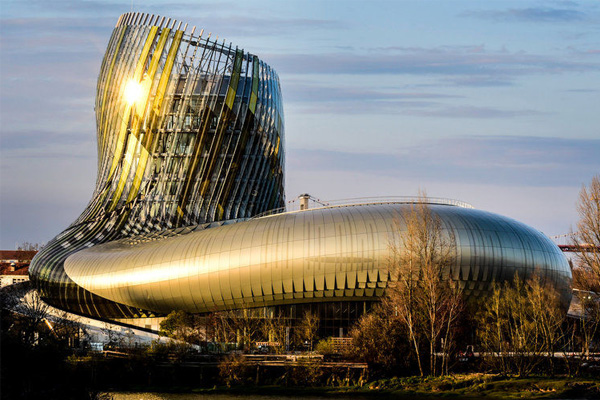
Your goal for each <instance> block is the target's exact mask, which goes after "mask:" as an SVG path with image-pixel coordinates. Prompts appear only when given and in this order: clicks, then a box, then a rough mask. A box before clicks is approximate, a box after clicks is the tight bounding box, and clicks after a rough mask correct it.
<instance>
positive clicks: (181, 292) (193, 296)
mask: <svg viewBox="0 0 600 400" xmlns="http://www.w3.org/2000/svg"><path fill="white" fill-rule="evenodd" d="M409 207H411V205H409V204H372V205H358V206H339V207H326V208H320V209H311V210H306V211H300V212H290V213H285V214H279V215H273V216H268V217H262V218H256V219H252V220H249V221H244V222H238V223H235V224H232V225H227V226H222V227H216V228H211V229H206V230H202V231H197V232H191V233H189V234H187V235H183V236H179V237H173V238H167V239H163V240H157V241H150V240H145V239H144V238H142V237H140V238H137V239H135V240H132V239H121V240H117V241H113V242H111V243H106V244H103V245H99V246H95V247H92V248H90V249H87V250H83V251H81V252H78V253H76V254H74V255H72V256H70V257H69V258H68V259H67V261H66V263H65V269H66V272H67V274H68V275H69V276H70V277H71V278H72V279H73V280H74V281H75V282H76V283H77V284H78V285H81V286H82V287H85V288H86V289H88V290H89V291H91V292H93V293H95V294H98V295H100V296H103V297H106V298H108V299H111V300H113V301H115V302H119V303H123V304H127V305H130V306H132V307H140V308H144V309H148V310H153V311H157V312H168V311H170V310H186V311H190V312H194V313H196V312H200V313H202V312H209V311H215V310H219V309H228V308H237V307H256V306H270V305H278V304H298V303H304V302H330V301H339V300H342V301H343V300H369V299H370V300H372V299H374V298H375V297H377V296H380V295H382V294H383V291H384V289H385V287H386V286H387V282H388V280H389V279H390V273H389V271H388V265H389V262H388V261H389V258H390V243H391V241H392V240H394V239H393V238H394V237H397V234H398V232H399V231H400V232H401V231H402V230H403V229H405V223H404V220H403V217H402V215H403V211H407V210H408V209H409ZM430 207H431V211H432V212H433V213H434V214H436V215H438V216H439V217H440V218H441V220H442V221H443V225H444V229H445V230H446V231H447V232H449V231H452V232H453V233H454V237H455V240H456V245H457V257H456V262H455V264H454V265H453V266H452V268H451V271H450V273H451V274H452V277H453V278H454V279H457V280H460V281H461V282H463V284H464V287H465V290H466V294H467V295H468V296H479V295H481V294H484V293H485V292H486V291H489V290H490V287H491V284H492V282H494V281H497V282H498V281H499V282H501V281H504V280H508V279H512V278H513V277H514V274H515V272H517V273H519V275H520V276H521V277H522V278H523V279H527V278H528V277H531V276H532V275H533V274H534V273H537V274H538V275H539V276H540V278H541V279H542V281H543V282H546V283H547V284H550V285H553V286H554V287H556V288H557V289H558V290H559V291H560V293H561V295H562V298H563V302H564V304H565V305H567V306H568V304H569V301H570V297H571V290H570V281H571V270H570V268H569V265H568V263H567V261H566V259H565V258H564V256H563V254H562V253H561V251H560V250H559V249H558V247H557V246H556V245H554V243H552V242H551V241H550V240H549V239H548V238H546V237H545V236H544V235H543V234H542V233H540V232H538V231H536V230H534V229H532V228H530V227H528V226H526V225H524V224H521V223H519V222H517V221H514V220H512V219H509V218H506V217H501V216H499V215H495V214H491V213H488V212H483V211H478V210H474V209H467V208H461V207H455V206H447V205H431V206H430ZM394 235H396V236H394ZM450 237H451V236H450Z"/></svg>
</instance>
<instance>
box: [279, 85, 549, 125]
mask: <svg viewBox="0 0 600 400" xmlns="http://www.w3.org/2000/svg"><path fill="white" fill-rule="evenodd" d="M285 99H286V104H289V105H292V106H295V107H296V111H297V112H302V113H305V114H333V115H335V114H353V115H356V114H371V115H372V114H401V115H411V116H421V117H441V118H477V119H483V118H504V119H506V118H515V117H523V116H532V115H544V114H545V113H542V112H540V111H536V110H531V109H522V110H519V109H502V108H494V107H481V106H456V105H452V106H448V105H445V104H444V103H443V101H446V100H452V101H455V100H456V99H464V96H460V95H449V94H443V93H432V92H425V91H414V90H410V91H409V90H399V89H394V88H388V89H386V90H381V89H379V90H377V89H367V88H361V87H346V86H332V85H328V86H315V85H314V84H311V83H310V82H304V81H293V80H292V81H290V82H288V83H287V84H286V87H285Z"/></svg>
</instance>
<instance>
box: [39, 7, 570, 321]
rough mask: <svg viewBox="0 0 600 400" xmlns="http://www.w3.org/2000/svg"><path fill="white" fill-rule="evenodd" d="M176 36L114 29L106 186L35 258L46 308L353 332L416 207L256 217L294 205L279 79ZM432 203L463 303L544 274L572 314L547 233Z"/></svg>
mask: <svg viewBox="0 0 600 400" xmlns="http://www.w3.org/2000/svg"><path fill="white" fill-rule="evenodd" d="M181 25H182V24H181V23H179V22H177V21H171V20H166V19H165V18H160V17H154V16H150V15H147V14H138V13H132V14H125V15H123V16H122V17H121V18H120V20H119V22H118V23H117V26H116V27H115V30H114V32H113V35H112V37H111V39H110V42H109V44H108V49H107V52H106V55H105V57H104V60H103V63H102V68H101V71H100V75H99V79H98V89H97V97H96V116H97V135H98V154H99V162H98V177H97V183H96V189H95V191H94V194H93V197H92V200H91V201H90V203H89V205H88V207H87V208H86V210H85V211H84V212H83V213H82V215H81V216H80V217H79V218H78V219H77V220H76V221H75V222H74V223H73V224H72V225H71V226H70V227H69V228H67V229H66V230H65V231H64V232H62V233H61V234H59V235H58V236H57V237H56V238H55V239H53V240H52V241H51V242H50V243H49V244H48V245H47V246H46V247H45V248H44V250H43V251H41V252H40V253H39V254H38V255H37V256H36V258H35V259H34V260H33V262H32V265H31V268H30V274H31V277H32V280H33V281H34V282H35V284H36V286H37V287H38V289H39V290H40V292H41V294H42V296H43V297H44V298H45V299H46V300H47V301H48V302H50V303H51V304H53V305H56V306H58V307H60V308H64V309H68V310H70V311H74V312H77V313H81V314H86V315H91V316H97V317H105V318H131V317H141V316H151V315H160V314H164V313H168V312H169V311H171V310H186V311H189V312H193V313H209V312H212V311H219V310H229V309H240V308H259V307H263V308H265V310H266V309H269V310H271V311H272V310H284V311H286V313H287V314H288V315H291V314H293V312H295V311H294V310H296V309H298V310H306V309H312V308H317V309H318V310H319V312H318V313H319V314H322V315H325V314H327V315H328V317H326V319H327V318H328V319H329V320H331V321H336V319H339V320H344V321H352V320H354V319H356V318H357V317H358V316H359V315H360V314H362V313H363V312H364V311H366V310H367V309H368V308H369V306H370V304H372V303H373V302H375V301H377V299H378V298H379V297H380V296H381V295H382V294H383V293H384V291H385V288H386V287H387V285H388V282H389V281H390V279H391V277H392V274H391V273H390V270H389V262H388V260H389V259H390V245H391V244H392V243H394V240H395V237H396V236H397V235H398V234H401V232H402V231H403V230H405V229H406V223H405V221H404V217H403V216H404V215H405V213H406V211H408V210H410V208H411V207H412V204H409V203H406V202H387V203H377V204H354V205H345V206H335V207H322V208H317V209H309V210H303V211H296V212H286V213H279V214H274V215H269V216H264V217H254V216H256V215H258V214H260V213H263V212H265V211H268V210H271V209H276V208H280V207H282V206H283V205H284V195H283V165H284V151H283V109H282V103H281V94H280V88H279V83H278V78H277V75H276V73H275V72H274V71H273V70H272V69H271V68H270V67H269V66H267V65H266V64H264V63H263V62H262V61H260V60H259V59H258V58H257V57H256V56H254V55H251V54H249V53H246V52H244V51H243V50H240V49H237V48H235V47H232V45H231V44H229V45H226V44H225V43H219V42H217V41H213V40H211V39H210V37H206V38H204V37H203V33H202V32H200V33H198V34H197V33H196V32H195V28H193V29H192V30H191V31H190V33H186V32H187V25H186V26H185V27H184V28H182V27H181ZM437 203H438V204H430V205H429V208H430V209H431V211H432V213H433V214H434V215H436V216H438V217H439V218H440V220H441V221H442V224H443V231H444V232H445V233H446V234H447V235H448V237H452V238H453V240H454V241H455V244H456V257H455V262H454V265H452V266H451V268H450V269H449V271H448V275H449V276H450V277H452V278H453V279H455V280H458V281H460V282H461V284H462V285H463V286H464V288H465V291H466V294H467V295H468V296H470V297H478V296H483V295H485V294H486V293H487V292H488V291H489V289H490V288H491V285H492V283H493V282H498V281H504V280H508V279H512V277H513V276H514V274H515V273H518V274H519V275H520V276H521V277H522V278H524V279H527V278H528V277H531V276H533V274H537V275H539V276H540V277H541V279H542V280H543V281H544V282H546V283H547V284H549V285H552V286H554V287H555V288H557V289H558V290H559V291H560V293H561V295H562V297H563V301H564V302H565V304H567V305H568V301H569V300H570V296H571V292H570V281H571V271H570V268H569V265H568V263H567V261H566V260H565V258H564V256H563V255H562V253H561V251H560V250H559V249H558V247H557V246H556V245H554V244H553V243H552V242H551V241H550V240H549V239H548V238H546V237H545V236H544V235H543V234H541V233H540V232H538V231H536V230H534V229H532V228H530V227H528V226H526V225H524V224H521V223H519V222H517V221H514V220H512V219H509V218H506V217H502V216H499V215H495V214H491V213H487V212H484V211H480V210H474V209H472V208H468V207H461V206H457V205H455V204H451V203H447V202H437ZM252 217H254V218H252ZM298 317H301V315H298ZM348 323H349V322H348ZM342 325H344V326H347V324H342ZM342 325H340V327H342ZM331 326H332V327H333V326H335V324H334V323H333V322H332V323H331Z"/></svg>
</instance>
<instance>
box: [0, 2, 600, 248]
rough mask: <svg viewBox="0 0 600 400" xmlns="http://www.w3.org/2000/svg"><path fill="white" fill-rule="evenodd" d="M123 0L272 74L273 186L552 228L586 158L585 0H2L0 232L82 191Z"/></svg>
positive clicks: (11, 232) (599, 157) (599, 155)
mask: <svg viewBox="0 0 600 400" xmlns="http://www.w3.org/2000/svg"><path fill="white" fill-rule="evenodd" d="M132 9H133V10H134V11H138V12H147V13H152V14H159V15H163V16H167V17H171V18H175V19H178V20H181V21H184V22H186V23H189V25H190V26H192V25H196V26H197V30H199V29H204V30H205V32H212V34H213V35H218V36H219V38H221V39H223V38H224V39H226V41H227V42H232V43H233V44H234V45H237V46H239V47H240V48H243V49H245V50H246V51H249V52H251V53H253V54H256V55H258V56H259V57H260V58H261V59H262V60H263V61H265V62H266V63H268V64H269V65H271V66H272V67H273V68H274V69H275V70H276V71H277V72H278V74H279V78H280V82H281V87H282V92H283V101H284V113H285V146H286V197H287V200H288V201H291V200H293V199H294V198H296V196H298V195H299V194H300V193H306V192H308V193H310V194H311V195H313V196H314V197H317V198H320V199H324V200H335V199H346V198H356V197H375V196H412V195H417V194H418V193H419V191H426V193H427V195H429V196H432V197H445V198H451V199H458V200H462V201H465V202H468V203H470V204H472V205H473V206H474V207H475V208H478V209H483V210H486V211H491V212H494V213H498V214H501V215H505V216H508V217H511V218H514V219H517V220H519V221H522V222H524V223H526V224H528V225H531V226H533V227H534V228H536V229H539V230H541V231H542V232H544V233H546V234H547V235H558V234H564V233H568V232H569V231H570V230H571V229H575V224H576V222H577V219H578V215H577V211H576V202H577V196H578V193H579V190H580V189H581V186H582V184H587V183H589V182H590V180H591V178H592V177H593V176H594V175H596V174H599V173H600V2H598V1H591V0H589V1H551V0H544V1H525V0H521V1H509V0H504V1H474V0H473V1H451V0H450V1H449V0H445V1H423V0H420V1H408V0H406V1H373V0H371V1H364V0H363V1H353V0H343V1H334V0H330V1H326V0H319V1H311V0H301V1H294V0H287V1H286V0H278V1H241V0H238V1H234V2H225V1H213V2H204V1H199V0H193V1H191V0H190V1H186V0H180V1H174V2H169V1H143V2H142V1H133V2H132V1H101V0H95V1H74V0H70V1H61V0H53V1H46V0H28V1H19V0H16V1H13V0H2V2H1V3H0V166H1V169H0V248H2V249H12V248H15V244H16V243H23V242H31V243H44V242H47V241H48V240H50V239H52V238H53V237H54V236H56V235H57V234H58V233H59V232H60V231H62V230H63V229H64V228H66V227H67V226H68V225H69V224H70V223H71V222H72V221H73V220H75V218H76V217H77V216H78V215H79V214H80V213H81V212H82V211H83V209H84V208H85V206H86V204H87V202H88V201H89V199H90V197H91V195H92V192H93V188H94V185H95V178H96V166H97V154H96V149H97V147H96V127H95V114H94V98H95V90H96V80H97V76H98V72H99V70H100V65H101V62H102V57H103V55H104V52H105V49H106V46H107V44H108V40H109V38H110V35H111V32H112V30H113V28H114V25H115V23H116V21H117V19H118V17H119V15H120V14H122V13H124V12H129V11H131V10H132Z"/></svg>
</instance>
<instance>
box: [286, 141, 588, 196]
mask: <svg viewBox="0 0 600 400" xmlns="http://www.w3.org/2000/svg"><path fill="white" fill-rule="evenodd" d="M598 154H600V140H593V139H589V140H585V139H562V138H551V137H542V138H540V137H513V136H492V137H486V136H473V137H459V138H452V139H440V140H436V141H429V142H426V143H422V144H419V145H414V146H406V147H403V148H402V149H401V150H400V151H399V152H398V153H387V154H381V153H360V154H357V153H349V152H341V151H333V150H306V149H289V151H288V152H287V164H288V165H287V166H288V169H289V170H297V169H298V170H301V169H305V170H318V171H321V172H322V173H323V174H328V173H329V172H331V171H345V172H353V171H354V172H357V173H358V172H361V173H370V174H372V175H384V176H397V177H403V178H407V179H413V180H414V179H417V180H422V181H425V182H459V183H468V184H494V185H511V186H560V185H564V186H573V185H574V186H578V185H579V184H580V182H581V181H585V180H586V179H588V176H589V177H591V176H592V175H593V174H595V173H597V171H598V170H600V159H599V158H598Z"/></svg>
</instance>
